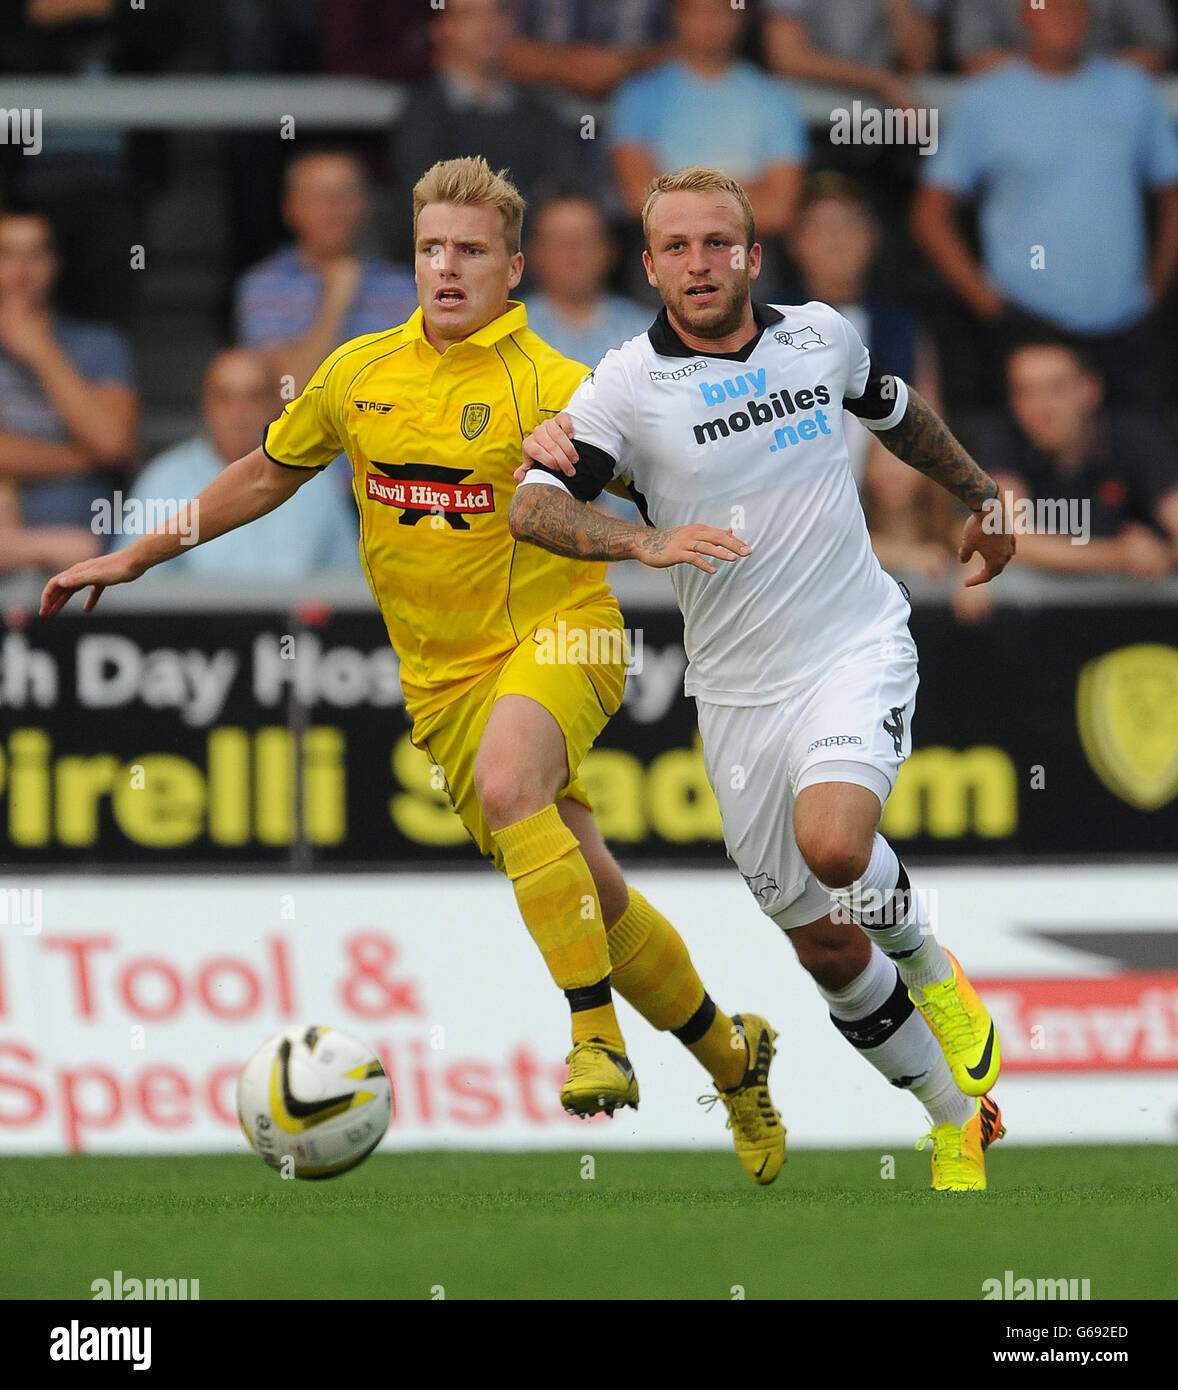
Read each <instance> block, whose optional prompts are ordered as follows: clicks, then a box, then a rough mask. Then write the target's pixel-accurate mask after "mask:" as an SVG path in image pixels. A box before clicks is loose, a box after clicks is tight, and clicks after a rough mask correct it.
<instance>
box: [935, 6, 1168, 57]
mask: <svg viewBox="0 0 1178 1390" xmlns="http://www.w3.org/2000/svg"><path fill="white" fill-rule="evenodd" d="M1053 2H1054V0H1053ZM1025 3H1026V0H953V8H952V18H951V22H950V28H949V49H950V53H951V54H952V57H953V58H954V60H955V61H956V63H957V66H958V67H959V68H961V69H962V71H964V72H975V73H976V72H985V71H986V69H987V68H992V67H995V66H997V64H999V63H1005V62H1006V61H1007V60H1008V59H1010V58H1013V57H1015V56H1016V55H1018V54H1021V53H1023V52H1025V50H1026V33H1025V31H1024V29H1023V27H1022V25H1021V24H1020V23H1019V11H1020V9H1021V8H1022V6H1023V5H1024V4H1025ZM1088 8H1089V11H1090V12H1091V25H1090V27H1089V30H1088V34H1087V37H1086V40H1085V52H1086V53H1089V54H1091V53H1103V54H1104V56H1105V57H1106V58H1122V59H1124V60H1125V61H1126V62H1131V63H1137V64H1138V65H1139V66H1140V67H1143V68H1145V69H1146V70H1147V71H1149V72H1161V71H1162V70H1163V69H1164V68H1165V66H1166V61H1167V59H1168V57H1169V56H1170V54H1171V53H1172V52H1173V50H1174V38H1175V32H1174V19H1173V16H1172V15H1171V14H1170V12H1169V10H1168V9H1167V7H1166V2H1165V0H1088Z"/></svg>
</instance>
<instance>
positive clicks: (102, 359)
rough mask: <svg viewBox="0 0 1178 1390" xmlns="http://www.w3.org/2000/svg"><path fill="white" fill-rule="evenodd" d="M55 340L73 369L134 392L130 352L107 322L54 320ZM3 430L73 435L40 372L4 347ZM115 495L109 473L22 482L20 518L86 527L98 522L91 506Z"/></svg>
mask: <svg viewBox="0 0 1178 1390" xmlns="http://www.w3.org/2000/svg"><path fill="white" fill-rule="evenodd" d="M51 323H52V333H53V337H54V339H55V340H56V342H57V345H58V347H59V348H60V349H61V351H62V352H63V353H64V354H65V356H66V357H67V358H68V359H69V361H70V363H71V365H72V366H73V368H74V370H75V371H76V372H77V373H78V374H79V375H80V376H82V377H84V378H85V379H86V380H87V381H89V382H93V383H94V384H99V383H108V382H109V383H111V384H113V385H118V386H126V387H129V388H130V389H132V390H134V387H135V373H134V369H133V368H132V365H131V351H130V348H129V347H128V346H127V341H126V339H125V338H124V337H123V335H122V334H121V333H120V332H119V331H118V330H117V329H115V328H112V327H110V326H109V325H107V324H100V323H83V322H81V321H80V320H77V319H71V318H68V317H66V316H64V315H62V314H54V315H53V316H52V318H51ZM0 430H3V431H4V432H5V433H9V434H14V435H24V436H26V437H27V438H29V439H39V440H44V441H45V442H46V443H53V444H65V443H67V442H68V441H69V439H70V432H69V430H68V429H67V427H66V425H65V422H64V421H63V420H62V418H61V416H60V415H59V414H58V412H57V409H56V407H55V406H54V405H53V402H52V401H51V400H50V399H49V397H48V396H47V395H46V393H45V388H44V386H43V385H42V383H41V380H40V378H39V377H38V376H37V374H36V373H35V372H34V371H33V370H32V369H31V368H30V367H28V366H26V365H25V364H24V363H23V362H18V361H17V360H16V359H15V358H14V357H12V356H10V355H9V354H8V353H7V352H5V351H4V350H3V348H0ZM109 493H110V475H109V473H106V472H103V471H100V470H94V471H92V472H87V473H81V474H74V475H73V476H70V477H63V478H45V479H38V480H28V481H25V482H22V483H21V485H20V488H19V502H20V514H21V520H22V521H23V523H24V524H25V525H26V526H83V527H86V528H87V529H89V527H90V523H91V521H92V520H93V516H94V513H93V510H92V503H93V502H94V500H95V499H96V498H97V497H102V496H108V495H109Z"/></svg>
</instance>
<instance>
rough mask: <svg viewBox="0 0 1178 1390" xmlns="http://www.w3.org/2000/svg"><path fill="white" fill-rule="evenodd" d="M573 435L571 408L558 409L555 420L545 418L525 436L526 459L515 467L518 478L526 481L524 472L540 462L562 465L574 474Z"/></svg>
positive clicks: (544, 464)
mask: <svg viewBox="0 0 1178 1390" xmlns="http://www.w3.org/2000/svg"><path fill="white" fill-rule="evenodd" d="M572 438H573V421H572V418H571V416H570V415H569V414H568V412H567V411H564V410H562V411H560V412H558V413H557V414H556V415H554V416H553V417H552V419H551V420H541V421H540V423H539V424H538V425H537V426H536V428H535V429H534V430H533V431H532V432H531V434H529V435H528V437H527V439H525V440H524V462H523V463H521V464H520V466H519V467H518V468H517V469H516V470H515V481H516V482H517V483H522V482H523V480H524V474H525V473H526V472H527V471H528V469H529V468H531V467H532V465H533V464H536V463H539V464H542V465H543V466H544V467H545V468H558V469H560V471H561V472H562V473H566V474H568V476H569V477H570V478H571V477H572V476H573V474H574V473H575V472H576V471H577V451H576V449H574V448H573V445H572V443H571V440H572Z"/></svg>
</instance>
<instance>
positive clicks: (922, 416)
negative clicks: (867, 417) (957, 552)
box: [875, 386, 998, 511]
mask: <svg viewBox="0 0 1178 1390" xmlns="http://www.w3.org/2000/svg"><path fill="white" fill-rule="evenodd" d="M875 437H876V438H877V439H879V440H881V441H882V443H883V444H884V445H885V447H886V448H888V449H890V450H891V451H892V453H893V454H895V455H896V457H897V458H899V459H903V460H904V462H905V463H907V464H909V465H910V466H911V467H912V468H915V469H916V470H917V472H918V473H923V474H924V475H925V477H926V478H931V479H932V480H933V482H934V483H940V485H941V486H942V487H943V488H944V489H945V491H946V492H951V493H952V494H953V496H954V497H959V498H960V499H961V500H962V501H963V502H964V503H965V504H966V506H968V507H971V508H972V509H973V510H974V511H977V510H978V509H979V508H980V507H981V506H982V504H983V503H984V502H986V501H987V500H989V499H990V498H992V497H997V496H998V484H997V483H996V482H995V481H994V479H993V478H991V477H990V475H989V474H988V473H986V472H985V471H984V470H983V469H981V468H979V467H978V465H977V464H976V463H975V462H974V461H973V459H971V458H970V456H969V455H968V454H967V453H966V452H965V450H964V449H963V448H962V447H961V445H960V444H959V443H958V442H957V440H956V439H955V438H954V437H953V434H952V432H951V431H950V429H949V427H948V425H946V424H945V422H944V420H942V419H941V417H940V416H939V415H938V414H937V412H936V411H935V410H934V409H933V408H932V406H931V405H929V403H928V401H926V400H925V399H924V397H923V396H922V395H921V394H920V393H919V392H918V391H914V390H913V389H912V387H911V386H910V387H909V388H908V409H907V410H906V411H905V412H904V418H903V419H902V420H901V421H900V423H899V424H898V425H894V426H893V427H892V428H891V429H890V430H876V431H875Z"/></svg>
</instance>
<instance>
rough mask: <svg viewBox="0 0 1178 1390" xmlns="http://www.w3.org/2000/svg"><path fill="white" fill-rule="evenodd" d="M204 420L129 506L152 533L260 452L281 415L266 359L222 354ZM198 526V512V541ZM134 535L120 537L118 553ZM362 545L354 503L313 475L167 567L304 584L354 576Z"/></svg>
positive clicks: (142, 479)
mask: <svg viewBox="0 0 1178 1390" xmlns="http://www.w3.org/2000/svg"><path fill="white" fill-rule="evenodd" d="M201 414H202V416H203V418H204V430H203V431H202V433H200V434H198V435H194V436H193V437H192V438H191V439H186V440H185V441H184V442H183V443H181V444H177V445H176V446H175V447H174V448H171V449H167V450H165V452H164V453H162V454H160V455H159V456H158V457H157V458H155V459H153V460H152V462H151V463H149V464H148V465H147V467H146V468H145V469H144V470H143V472H142V473H141V474H140V475H139V477H138V478H137V479H136V481H135V486H134V488H133V490H132V491H131V493H130V494H129V495H128V497H127V498H126V499H125V500H124V502H123V508H124V511H126V510H127V508H128V504H129V503H130V504H132V507H133V509H132V510H130V511H129V512H128V514H129V515H132V516H142V517H144V518H146V525H145V527H144V529H145V530H150V529H152V528H153V527H154V526H157V525H159V524H160V523H161V522H162V521H163V520H164V519H165V517H166V516H171V515H172V514H173V513H174V512H176V511H178V510H179V509H180V507H181V506H183V504H184V503H186V502H188V501H190V500H191V499H192V498H194V497H195V496H196V495H197V494H198V493H199V492H200V491H201V490H202V489H203V488H205V487H207V486H208V484H209V483H211V482H212V481H213V479H214V478H215V477H216V476H217V475H218V473H220V471H221V470H222V468H224V467H225V466H226V464H230V463H233V462H234V460H236V459H239V458H241V457H242V456H243V455H245V454H248V453H251V452H252V451H253V450H254V449H256V448H257V447H258V441H259V440H260V439H261V437H262V432H263V430H264V429H265V428H266V425H267V424H269V422H270V421H271V420H272V419H273V418H274V381H273V378H272V377H271V374H270V370H269V367H268V366H267V363H266V360H265V358H264V357H262V356H261V355H260V354H258V353H255V352H250V351H248V350H247V349H245V348H228V349H227V350H226V351H224V352H221V353H218V354H217V356H216V357H214V358H213V360H212V362H210V364H209V367H208V370H207V371H206V373H205V379H204V389H203V393H202V396H201ZM134 504H138V505H134ZM199 526H200V517H199V515H198V516H197V517H196V527H197V535H198V536H199ZM137 536H138V533H136V534H134V535H132V534H121V535H120V536H119V540H118V545H117V547H116V548H118V547H121V546H125V545H130V544H131V543H132V541H134V540H136V539H137ZM356 547H357V528H356V522H355V517H354V515H353V514H352V512H351V510H350V508H349V506H348V503H347V500H346V499H345V498H344V496H343V495H342V493H340V492H339V491H338V490H337V489H336V488H333V487H330V486H328V485H327V484H326V483H325V482H324V481H323V480H322V479H316V480H314V481H312V482H310V483H306V484H305V485H304V486H303V487H301V488H300V489H299V490H298V492H296V493H295V495H294V496H293V497H292V498H291V499H290V501H289V502H287V503H285V504H284V505H283V506H281V507H278V508H276V509H275V510H274V511H272V512H270V513H268V514H267V515H266V516H263V517H260V518H259V519H258V520H257V521H255V522H253V523H252V525H250V526H249V527H241V528H239V529H238V530H236V531H229V532H226V534H225V535H223V536H218V537H217V539H216V540H213V541H210V542H209V543H208V544H207V545H203V546H193V547H192V548H190V549H186V550H184V551H182V552H181V554H180V555H179V556H178V557H177V558H176V559H175V560H174V561H173V562H172V565H170V566H169V570H175V571H180V572H183V573H185V574H191V575H205V576H208V577H210V578H215V577H217V576H222V577H223V576H226V575H229V576H233V575H236V576H241V577H246V576H248V577H251V578H253V577H272V578H276V579H297V578H300V577H301V576H303V575H306V574H315V573H321V572H323V571H325V570H337V571H340V572H343V573H348V574H351V573H354V572H355V573H358V572H359V561H358V558H357V548H356Z"/></svg>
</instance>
